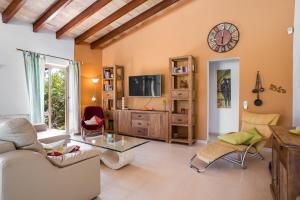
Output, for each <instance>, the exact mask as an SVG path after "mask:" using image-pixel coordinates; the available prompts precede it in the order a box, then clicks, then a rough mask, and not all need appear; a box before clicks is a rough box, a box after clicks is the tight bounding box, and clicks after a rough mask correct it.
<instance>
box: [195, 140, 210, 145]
mask: <svg viewBox="0 0 300 200" xmlns="http://www.w3.org/2000/svg"><path fill="white" fill-rule="evenodd" d="M207 143H208V141H207V140H196V144H207Z"/></svg>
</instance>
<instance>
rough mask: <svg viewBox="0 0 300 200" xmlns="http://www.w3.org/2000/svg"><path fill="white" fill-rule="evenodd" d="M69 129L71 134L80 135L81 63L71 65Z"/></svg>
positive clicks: (72, 62) (71, 62) (71, 63)
mask: <svg viewBox="0 0 300 200" xmlns="http://www.w3.org/2000/svg"><path fill="white" fill-rule="evenodd" d="M68 109H69V115H68V116H69V120H68V121H69V127H68V131H69V133H71V134H78V133H80V63H79V62H74V61H70V64H69V106H68Z"/></svg>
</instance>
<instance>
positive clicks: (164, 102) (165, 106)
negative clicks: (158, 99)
mask: <svg viewBox="0 0 300 200" xmlns="http://www.w3.org/2000/svg"><path fill="white" fill-rule="evenodd" d="M163 107H164V111H167V99H165V98H164V99H163Z"/></svg>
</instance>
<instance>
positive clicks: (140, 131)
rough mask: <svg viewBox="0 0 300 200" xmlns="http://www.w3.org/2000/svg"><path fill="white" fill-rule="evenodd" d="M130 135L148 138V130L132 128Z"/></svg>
mask: <svg viewBox="0 0 300 200" xmlns="http://www.w3.org/2000/svg"><path fill="white" fill-rule="evenodd" d="M132 134H133V135H140V136H148V129H147V128H136V127H132Z"/></svg>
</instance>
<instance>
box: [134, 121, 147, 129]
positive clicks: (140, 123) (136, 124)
mask: <svg viewBox="0 0 300 200" xmlns="http://www.w3.org/2000/svg"><path fill="white" fill-rule="evenodd" d="M132 127H139V128H148V121H145V120H132Z"/></svg>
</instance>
